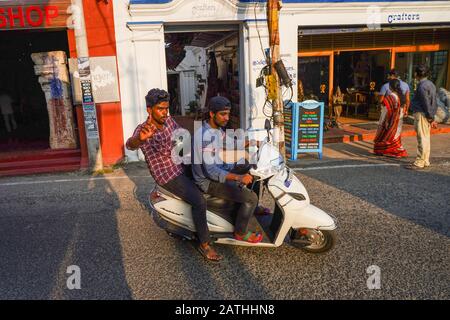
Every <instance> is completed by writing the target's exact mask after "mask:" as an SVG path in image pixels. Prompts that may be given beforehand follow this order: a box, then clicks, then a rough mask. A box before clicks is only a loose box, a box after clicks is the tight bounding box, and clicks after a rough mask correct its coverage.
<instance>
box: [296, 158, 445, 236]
mask: <svg viewBox="0 0 450 320" xmlns="http://www.w3.org/2000/svg"><path fill="white" fill-rule="evenodd" d="M389 162H391V163H397V164H398V163H399V162H396V161H389ZM364 163H367V162H364ZM356 170H358V171H356ZM360 170H364V174H363V175H362V174H360V172H361V171H360ZM301 174H303V175H305V176H308V177H311V178H313V179H316V180H318V181H320V182H322V183H325V184H327V185H329V186H332V187H334V188H336V189H339V190H342V191H345V192H346V193H349V194H350V195H352V196H355V197H358V198H360V199H362V200H364V201H367V202H368V203H371V204H373V205H375V206H377V207H379V208H381V209H383V210H385V211H387V212H389V213H391V214H394V215H396V216H397V217H400V218H403V219H406V220H409V221H411V222H413V223H416V224H418V225H421V226H423V227H425V228H428V229H431V230H433V231H434V232H437V233H440V234H442V235H445V236H447V237H450V231H449V230H450V216H449V215H448V199H450V189H449V188H448V186H449V184H448V181H449V176H448V175H445V174H438V173H435V172H431V169H426V170H424V171H411V170H406V169H404V168H403V167H402V166H386V167H382V168H380V167H378V168H374V167H365V168H342V169H339V171H338V172H337V171H336V170H312V171H301ZM355 176H357V178H355ZM355 179H357V183H355ZM332 199H333V195H330V201H332ZM362 214H363V213H362Z"/></svg>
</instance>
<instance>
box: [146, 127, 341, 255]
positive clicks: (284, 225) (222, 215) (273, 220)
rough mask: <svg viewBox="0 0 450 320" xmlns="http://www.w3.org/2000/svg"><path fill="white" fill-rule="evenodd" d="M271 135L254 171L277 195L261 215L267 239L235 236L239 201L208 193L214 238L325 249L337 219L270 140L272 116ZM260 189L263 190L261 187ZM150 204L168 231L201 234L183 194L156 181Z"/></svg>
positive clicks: (191, 235) (332, 238) (188, 235)
mask: <svg viewBox="0 0 450 320" xmlns="http://www.w3.org/2000/svg"><path fill="white" fill-rule="evenodd" d="M266 130H267V132H268V137H267V139H266V141H264V142H262V144H261V145H260V148H259V150H258V153H257V154H256V157H257V162H256V163H257V165H256V169H250V171H249V173H250V174H251V175H252V176H253V177H254V181H255V182H254V183H260V188H259V189H260V190H261V191H262V189H263V188H266V189H268V191H269V194H270V195H271V196H272V197H273V199H274V200H275V210H274V212H273V214H271V215H269V216H258V217H256V221H253V223H255V222H257V223H258V224H259V226H260V227H261V230H262V232H263V236H264V238H263V241H262V242H259V243H256V244H254V243H249V242H245V241H240V240H236V239H234V237H233V231H234V219H235V216H236V211H237V205H238V204H230V203H229V202H227V201H226V200H223V199H220V198H215V197H211V196H209V195H206V194H205V198H206V201H207V208H208V210H207V213H206V214H207V221H208V228H209V231H210V235H211V238H212V241H213V242H214V243H222V244H232V245H241V246H256V247H278V246H280V245H281V244H283V242H285V241H286V242H287V243H290V244H291V245H293V246H295V247H298V248H301V249H303V250H305V251H308V252H312V253H320V252H325V251H327V250H329V249H331V248H332V246H333V244H334V242H335V231H334V230H335V229H336V219H335V218H332V217H331V216H330V215H329V214H327V213H325V212H324V211H322V210H321V209H319V208H317V207H315V206H313V205H312V204H310V201H309V196H308V192H307V191H306V189H305V187H304V186H303V184H302V183H301V182H300V180H299V179H298V178H297V177H296V176H295V175H294V174H293V172H292V170H291V169H289V168H288V167H287V166H286V165H285V164H284V161H283V157H281V155H280V153H279V151H278V150H277V149H276V148H275V147H274V146H273V145H272V144H270V143H269V141H270V135H269V130H270V122H268V121H266ZM261 191H260V195H259V196H261V193H262V192H261ZM150 207H151V213H152V216H153V219H154V221H155V222H156V224H157V225H158V226H160V227H161V228H163V229H165V230H166V232H167V233H168V234H169V235H171V236H173V237H179V238H182V239H188V240H193V239H195V238H196V234H195V226H194V223H193V220H192V214H191V206H190V205H189V204H187V203H186V202H184V201H183V200H182V199H180V198H179V197H177V196H175V195H173V194H171V193H170V192H169V191H167V190H164V189H163V188H162V187H161V186H158V185H157V186H156V187H155V188H154V189H153V190H152V192H151V193H150Z"/></svg>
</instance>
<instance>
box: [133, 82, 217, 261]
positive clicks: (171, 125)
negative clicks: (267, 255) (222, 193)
mask: <svg viewBox="0 0 450 320" xmlns="http://www.w3.org/2000/svg"><path fill="white" fill-rule="evenodd" d="M145 102H146V105H147V113H148V118H147V120H146V121H145V122H144V123H142V124H140V125H138V126H137V128H136V129H135V130H134V134H133V136H132V137H131V138H129V139H128V141H127V144H126V146H127V148H128V149H129V150H136V149H138V148H140V149H141V150H142V152H143V154H144V156H145V161H146V162H147V165H148V168H149V170H150V174H151V175H152V177H153V178H154V179H155V181H156V183H157V184H158V185H160V186H162V187H163V188H164V189H167V190H169V191H170V192H172V193H173V194H175V195H176V196H178V197H180V198H181V199H183V200H184V201H186V202H187V203H189V204H190V205H191V206H192V218H193V220H194V224H195V229H196V231H197V236H198V239H199V242H200V244H199V246H198V250H199V252H200V253H201V254H202V255H203V256H204V257H205V258H206V259H208V260H210V261H214V262H217V261H219V260H221V259H222V257H221V256H220V255H218V254H217V252H216V251H215V250H214V248H213V247H212V246H211V245H210V244H209V230H208V224H207V220H206V200H205V198H204V197H203V195H202V193H201V192H200V190H199V189H198V188H197V186H196V185H195V183H194V182H193V181H192V180H191V179H189V178H188V177H187V176H186V175H185V173H184V171H183V167H182V166H181V165H180V164H175V163H174V162H173V160H172V156H171V152H172V136H173V132H174V131H175V129H177V128H179V125H178V124H177V123H176V122H175V120H173V119H172V118H171V117H170V115H169V94H168V93H167V92H166V91H164V90H160V89H152V90H150V91H149V92H148V94H147V96H146V97H145Z"/></svg>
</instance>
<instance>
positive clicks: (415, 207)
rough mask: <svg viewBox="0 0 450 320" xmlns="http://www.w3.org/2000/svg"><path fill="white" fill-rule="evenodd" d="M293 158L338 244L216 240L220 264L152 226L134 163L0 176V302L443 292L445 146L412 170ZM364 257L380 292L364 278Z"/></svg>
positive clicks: (448, 271) (448, 165)
mask: <svg viewBox="0 0 450 320" xmlns="http://www.w3.org/2000/svg"><path fill="white" fill-rule="evenodd" d="M443 139H444V138H443ZM443 141H444V143H445V140H443ZM341 147H342V146H341ZM347 147H348V146H345V148H347ZM336 148H337V149H339V148H338V147H336ZM448 148H450V146H449V147H448ZM447 155H449V156H448V157H447ZM374 163H375V164H378V166H372V165H371V164H374ZM380 164H381V165H380ZM294 165H296V164H294ZM297 166H299V167H300V169H299V171H297V174H298V176H299V177H300V179H301V180H302V181H303V183H304V184H305V186H306V188H307V190H308V191H309V194H310V197H311V201H312V203H313V204H315V205H316V206H318V207H320V208H322V209H323V210H325V211H327V212H330V213H332V214H333V215H335V216H336V217H337V218H338V220H339V228H338V231H337V234H338V241H337V243H336V246H335V247H334V248H333V249H332V250H331V251H329V252H328V253H326V254H322V255H313V254H309V253H305V252H303V251H301V250H299V249H296V248H293V247H291V246H289V245H283V246H281V247H279V248H276V249H265V248H248V247H231V246H224V245H222V246H218V250H219V251H220V253H221V254H223V255H224V256H225V260H224V261H223V262H222V263H221V264H218V265H216V264H210V263H207V262H206V261H205V260H204V259H203V258H202V257H201V256H200V255H199V254H198V253H197V252H196V250H195V248H194V247H193V245H192V244H191V243H189V242H185V241H180V240H177V239H173V238H170V237H169V236H167V234H166V233H165V232H164V231H163V230H161V229H159V228H158V227H157V226H156V225H155V224H154V222H153V221H152V219H151V217H150V215H149V214H148V211H147V205H146V195H147V194H148V192H149V190H150V188H151V186H152V184H153V180H152V179H151V178H150V177H149V176H148V171H147V169H146V166H145V165H144V164H142V163H140V164H130V165H128V166H126V167H125V168H124V169H120V170H117V171H116V172H114V173H112V174H109V175H107V176H106V177H97V178H92V177H91V176H88V175H84V174H82V173H72V174H54V175H39V176H29V177H14V178H1V179H0V257H1V258H0V299H450V286H449V283H450V281H449V280H450V238H449V237H450V231H449V230H450V209H449V205H450V150H448V153H447V152H446V151H445V150H444V152H443V154H442V155H440V156H439V159H435V161H434V162H433V166H432V167H431V168H430V169H427V170H426V171H422V172H411V171H408V170H406V169H404V168H402V167H401V166H400V165H399V163H398V162H395V161H389V160H385V159H378V158H377V159H374V158H373V157H372V158H370V157H362V158H361V159H357V158H355V157H348V158H343V159H334V160H333V159H328V160H326V161H325V162H318V161H316V162H313V161H309V162H308V161H305V165H304V166H302V165H301V164H300V165H297ZM71 265H76V266H78V267H79V268H80V271H81V289H79V290H78V289H74V290H69V289H68V287H67V280H68V279H69V277H70V276H71V275H72V273H67V268H68V267H69V266H71ZM373 265H375V266H378V267H379V270H380V272H381V288H380V289H369V288H368V286H367V279H368V278H369V277H370V274H369V273H368V272H367V269H368V267H370V266H373Z"/></svg>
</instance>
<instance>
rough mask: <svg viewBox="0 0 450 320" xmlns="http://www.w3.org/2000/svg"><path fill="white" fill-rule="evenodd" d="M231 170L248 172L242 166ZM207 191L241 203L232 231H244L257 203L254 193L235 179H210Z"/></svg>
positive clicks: (238, 172) (241, 172)
mask: <svg viewBox="0 0 450 320" xmlns="http://www.w3.org/2000/svg"><path fill="white" fill-rule="evenodd" d="M231 172H232V173H236V174H244V173H246V172H248V169H247V171H245V170H243V167H239V168H235V169H233V170H231ZM207 193H208V194H210V195H212V196H213V197H217V198H221V199H225V200H229V201H232V202H237V203H240V204H241V205H240V206H239V210H238V212H237V216H236V223H235V225H234V231H235V232H237V233H240V234H242V233H246V232H247V227H248V222H249V221H250V218H251V217H252V215H253V213H254V212H255V209H256V206H257V205H258V196H257V195H256V193H255V192H253V191H252V190H250V189H248V188H240V187H239V186H238V184H237V183H236V182H235V181H226V182H225V183H220V182H216V181H210V184H209V187H208V192H207Z"/></svg>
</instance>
